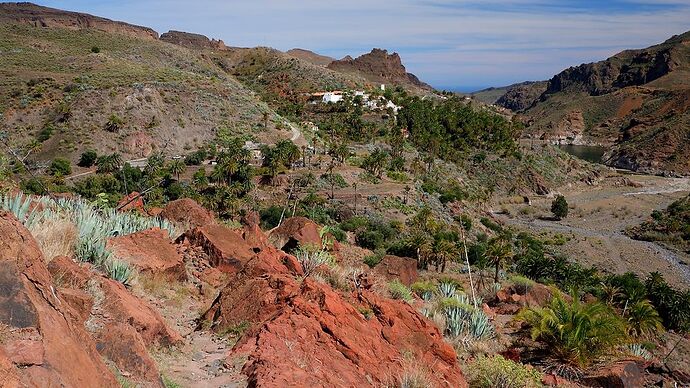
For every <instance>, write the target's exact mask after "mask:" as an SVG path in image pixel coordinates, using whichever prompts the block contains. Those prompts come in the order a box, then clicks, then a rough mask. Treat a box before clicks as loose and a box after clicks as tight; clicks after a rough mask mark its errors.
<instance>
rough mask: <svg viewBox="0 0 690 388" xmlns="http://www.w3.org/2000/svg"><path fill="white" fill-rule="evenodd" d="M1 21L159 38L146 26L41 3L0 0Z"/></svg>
mask: <svg viewBox="0 0 690 388" xmlns="http://www.w3.org/2000/svg"><path fill="white" fill-rule="evenodd" d="M0 23H2V24H5V23H21V24H27V25H31V26H34V27H62V28H69V29H73V30H80V29H85V28H88V29H94V30H99V31H104V32H109V33H119V34H125V35H129V36H132V37H137V38H146V39H158V33H157V32H156V31H154V30H152V29H150V28H148V27H141V26H135V25H132V24H128V23H124V22H117V21H113V20H110V19H105V18H101V17H97V16H92V15H87V14H84V13H78V12H70V11H63V10H59V9H54V8H48V7H42V6H39V5H36V4H33V3H0Z"/></svg>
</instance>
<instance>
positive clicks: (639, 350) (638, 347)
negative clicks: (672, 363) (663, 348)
mask: <svg viewBox="0 0 690 388" xmlns="http://www.w3.org/2000/svg"><path fill="white" fill-rule="evenodd" d="M625 350H627V351H628V353H630V354H631V355H632V356H635V357H639V358H643V359H645V360H651V359H652V354H651V353H649V351H648V350H647V349H645V348H644V346H642V344H637V343H636V344H630V345H628V346H627V347H626V349H625Z"/></svg>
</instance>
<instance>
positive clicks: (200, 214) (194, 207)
mask: <svg viewBox="0 0 690 388" xmlns="http://www.w3.org/2000/svg"><path fill="white" fill-rule="evenodd" d="M160 217H162V218H165V219H166V220H168V221H173V222H177V223H180V224H184V225H187V226H188V227H189V228H196V227H199V226H204V225H209V224H213V223H214V217H213V213H211V212H210V211H208V210H206V209H204V208H203V207H202V206H201V205H199V204H198V203H196V201H194V200H193V199H190V198H182V199H178V200H176V201H172V202H170V203H168V204H167V205H166V206H165V208H164V209H163V211H162V212H161V213H160Z"/></svg>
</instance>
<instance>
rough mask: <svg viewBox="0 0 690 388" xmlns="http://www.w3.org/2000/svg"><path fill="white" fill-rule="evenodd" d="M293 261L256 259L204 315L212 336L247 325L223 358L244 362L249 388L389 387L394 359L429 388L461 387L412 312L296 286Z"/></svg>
mask: <svg viewBox="0 0 690 388" xmlns="http://www.w3.org/2000/svg"><path fill="white" fill-rule="evenodd" d="M276 253H277V255H276ZM281 257H282V258H281ZM293 260H294V258H291V256H289V255H284V254H281V253H279V252H278V251H274V252H272V253H271V252H269V251H268V250H266V251H262V252H261V253H260V254H258V255H257V257H255V258H254V259H253V260H251V261H249V262H248V263H247V265H246V266H245V267H244V268H243V270H242V271H241V272H239V273H237V274H236V275H235V276H234V277H233V279H231V280H230V281H229V282H228V285H227V286H226V287H225V288H224V289H223V290H222V291H221V293H220V295H219V296H218V298H216V300H215V301H214V303H213V305H212V307H211V309H209V311H208V312H207V313H206V314H205V318H206V319H207V320H209V321H211V322H212V327H213V329H214V330H216V331H219V332H221V331H225V330H228V329H231V328H233V327H238V326H239V325H241V324H243V323H244V324H246V323H247V322H250V323H251V327H250V328H249V329H248V331H247V332H245V333H244V335H243V336H242V338H241V339H240V341H239V342H238V343H237V344H236V345H235V347H234V348H233V350H232V351H231V353H230V355H229V356H228V361H230V360H232V359H237V358H239V357H246V359H247V361H246V363H245V364H244V366H243V368H242V371H243V373H244V374H246V375H247V377H248V383H249V385H250V386H255V387H276V386H281V387H282V386H319V387H321V386H371V385H375V386H378V385H382V384H395V385H397V384H399V381H397V379H398V378H399V377H400V376H401V373H402V363H403V362H404V357H401V354H402V353H405V354H407V355H408V357H412V358H414V360H415V363H416V364H417V365H419V366H420V369H421V368H430V369H431V368H433V371H434V373H433V374H431V375H430V376H428V378H429V379H431V381H432V382H433V384H434V386H438V387H446V386H447V387H466V386H467V383H466V382H465V380H464V378H463V376H462V372H461V371H460V368H459V366H458V364H457V361H456V356H455V352H454V350H453V349H452V347H450V345H448V344H447V343H445V342H444V341H443V338H442V336H441V334H440V332H439V331H438V329H437V328H436V327H435V326H433V324H431V323H430V322H429V321H428V320H427V319H426V318H424V317H422V316H421V315H419V313H417V312H416V310H414V308H413V307H411V306H410V305H408V304H407V303H404V302H400V301H394V300H389V299H385V298H382V297H380V296H377V295H375V294H373V293H371V292H369V291H362V292H361V293H359V294H358V295H351V296H350V295H341V294H340V293H338V292H336V291H334V290H333V289H332V288H331V287H330V286H328V285H326V284H323V283H319V282H316V281H314V280H312V279H310V278H307V279H305V280H304V281H303V282H301V283H300V282H298V281H297V280H296V279H295V277H294V276H295V275H296V274H297V273H298V271H299V270H300V269H299V267H295V263H294V261H293ZM291 267H292V268H291ZM358 307H359V310H358ZM361 310H368V311H372V316H371V317H369V318H366V317H365V316H364V315H363V314H362V313H360V311H361ZM288 354H289V355H290V356H289V357H285V355H288Z"/></svg>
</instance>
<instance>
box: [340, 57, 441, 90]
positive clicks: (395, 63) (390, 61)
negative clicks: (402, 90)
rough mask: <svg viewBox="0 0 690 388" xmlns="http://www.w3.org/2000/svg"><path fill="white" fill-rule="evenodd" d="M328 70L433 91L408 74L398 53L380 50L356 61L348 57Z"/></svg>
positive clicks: (373, 80) (378, 81)
mask: <svg viewBox="0 0 690 388" xmlns="http://www.w3.org/2000/svg"><path fill="white" fill-rule="evenodd" d="M328 68H329V69H331V70H335V71H339V72H344V73H355V74H358V75H361V76H362V77H364V78H366V79H367V80H369V81H370V82H375V83H383V84H389V85H390V84H392V85H403V86H404V85H413V86H415V87H419V88H422V89H427V90H432V89H433V88H432V87H431V86H429V85H427V84H425V83H424V82H422V81H420V80H419V78H417V77H416V76H415V75H414V74H410V73H408V72H407V70H406V69H405V66H403V64H402V60H401V59H400V55H398V53H393V54H388V51H386V50H382V49H378V48H375V49H373V50H371V52H370V53H368V54H364V55H362V56H359V57H357V58H355V59H352V58H349V57H346V58H343V59H341V60H338V61H333V62H331V63H330V64H329V65H328Z"/></svg>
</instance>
